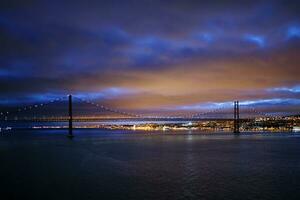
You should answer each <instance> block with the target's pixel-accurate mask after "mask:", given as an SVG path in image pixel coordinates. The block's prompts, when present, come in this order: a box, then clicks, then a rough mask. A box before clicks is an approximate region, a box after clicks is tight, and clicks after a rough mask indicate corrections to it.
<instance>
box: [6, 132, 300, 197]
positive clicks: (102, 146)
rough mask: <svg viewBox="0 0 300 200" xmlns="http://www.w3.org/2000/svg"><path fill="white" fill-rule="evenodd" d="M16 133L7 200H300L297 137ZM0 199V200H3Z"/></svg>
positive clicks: (9, 149) (9, 141)
mask: <svg viewBox="0 0 300 200" xmlns="http://www.w3.org/2000/svg"><path fill="white" fill-rule="evenodd" d="M74 133H75V135H76V136H75V137H74V138H73V139H72V140H70V139H68V138H67V137H66V134H67V131H66V130H34V131H33V130H17V131H12V132H6V133H5V134H4V133H2V135H1V136H0V191H1V196H2V197H6V198H4V199H31V200H34V199H37V200H40V199H43V200H44V199H72V200H74V199H75V200H76V199H97V200H99V199H130V200H135V199H136V200H142V199H170V200H176V199H231V200H233V199H272V200H276V199H278V200H279V199H300V155H299V153H300V135H299V134H291V133H282V134H280V133H276V134H245V135H243V134H242V135H240V136H234V135H231V134H225V133H224V134H206V135H203V134H199V133H198V134H197V133H192V134H191V133H188V132H180V133H178V132H176V134H175V133H174V132H134V133H133V132H130V131H117V130H115V131H107V130H99V129H98V130H96V129H95V130H75V131H74ZM2 197H1V199H3V198H2Z"/></svg>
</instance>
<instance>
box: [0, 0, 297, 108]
mask: <svg viewBox="0 0 300 200" xmlns="http://www.w3.org/2000/svg"><path fill="white" fill-rule="evenodd" d="M0 44H1V49H0V52H1V53H0V91H1V92H0V104H1V105H2V106H5V105H7V104H10V105H11V104H26V103H30V102H37V101H38V102H39V101H43V100H48V99H52V98H54V97H58V96H61V95H66V94H68V93H72V94H74V95H78V96H80V97H86V98H90V99H93V100H95V101H98V102H101V103H103V104H105V105H109V106H113V107H117V108H123V109H132V110H145V109H146V110H164V109H165V110H183V111H185V110H195V109H205V108H211V107H214V106H217V105H220V104H224V105H226V104H227V103H228V102H231V101H233V100H236V99H238V100H240V101H242V103H243V104H251V105H254V106H255V105H265V106H267V105H270V106H273V107H277V108H284V109H287V110H295V109H298V110H299V107H300V1H296V0H295V1H292V0H270V1H255V0H243V1H240V0H239V1H234V0H226V1H216V0H209V1H201V0H172V1H167V0H164V1H163V0H161V1H158V0H98V1H96V0H85V1H83V0H82V1H77V0H72V1H66V0H57V1H55V0H51V1H50V0H49V1H44V0H36V1H35V0H27V1H24V0H4V1H1V3H0Z"/></svg>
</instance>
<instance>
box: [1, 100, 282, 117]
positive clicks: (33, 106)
mask: <svg viewBox="0 0 300 200" xmlns="http://www.w3.org/2000/svg"><path fill="white" fill-rule="evenodd" d="M74 98H75V99H78V100H79V101H81V102H84V103H86V104H89V105H93V106H95V107H96V108H98V109H102V110H106V111H108V112H111V113H116V114H121V115H125V116H130V117H135V118H145V116H141V115H138V114H134V113H129V112H124V111H121V110H117V109H112V108H109V107H107V106H104V105H100V104H98V103H96V102H94V101H91V100H86V99H83V98H79V97H74ZM64 100H67V97H60V98H55V99H52V100H50V101H48V102H46V103H36V104H31V105H26V106H23V107H19V108H16V110H13V111H1V112H0V117H4V118H8V116H9V115H10V114H12V113H18V114H21V113H24V112H28V111H31V110H34V109H37V108H41V107H44V106H46V105H49V104H52V103H56V102H61V101H64ZM240 107H248V108H249V109H250V110H251V111H253V112H254V113H256V114H258V115H262V116H265V117H278V116H276V115H271V114H268V113H263V112H261V111H257V110H256V109H255V108H254V107H250V106H249V105H241V106H240ZM225 109H226V108H225V107H224V106H222V107H219V108H216V109H214V110H209V111H207V112H204V113H197V114H188V115H183V116H181V117H188V118H189V117H191V118H200V117H201V116H204V115H208V114H216V113H217V112H219V111H221V110H225ZM165 118H174V117H165ZM175 118H176V117H175ZM177 118H178V117H177Z"/></svg>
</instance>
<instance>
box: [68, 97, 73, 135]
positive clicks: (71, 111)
mask: <svg viewBox="0 0 300 200" xmlns="http://www.w3.org/2000/svg"><path fill="white" fill-rule="evenodd" d="M68 137H69V138H73V137H74V135H73V109H72V95H69V134H68Z"/></svg>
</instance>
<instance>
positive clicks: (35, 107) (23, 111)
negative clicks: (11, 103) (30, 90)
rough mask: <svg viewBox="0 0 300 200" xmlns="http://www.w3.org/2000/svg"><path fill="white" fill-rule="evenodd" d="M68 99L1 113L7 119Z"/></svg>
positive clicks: (62, 98)
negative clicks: (10, 116) (13, 115)
mask: <svg viewBox="0 0 300 200" xmlns="http://www.w3.org/2000/svg"><path fill="white" fill-rule="evenodd" d="M66 98H67V97H60V98H55V99H52V100H50V101H48V102H44V103H35V104H30V105H26V106H23V107H17V108H16V109H14V110H11V111H1V112H0V116H1V117H3V118H5V119H7V118H8V117H9V115H11V114H15V113H17V114H22V113H25V112H29V111H32V110H36V109H38V108H42V107H44V106H47V105H50V104H53V103H56V102H61V101H63V100H64V99H66Z"/></svg>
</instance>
